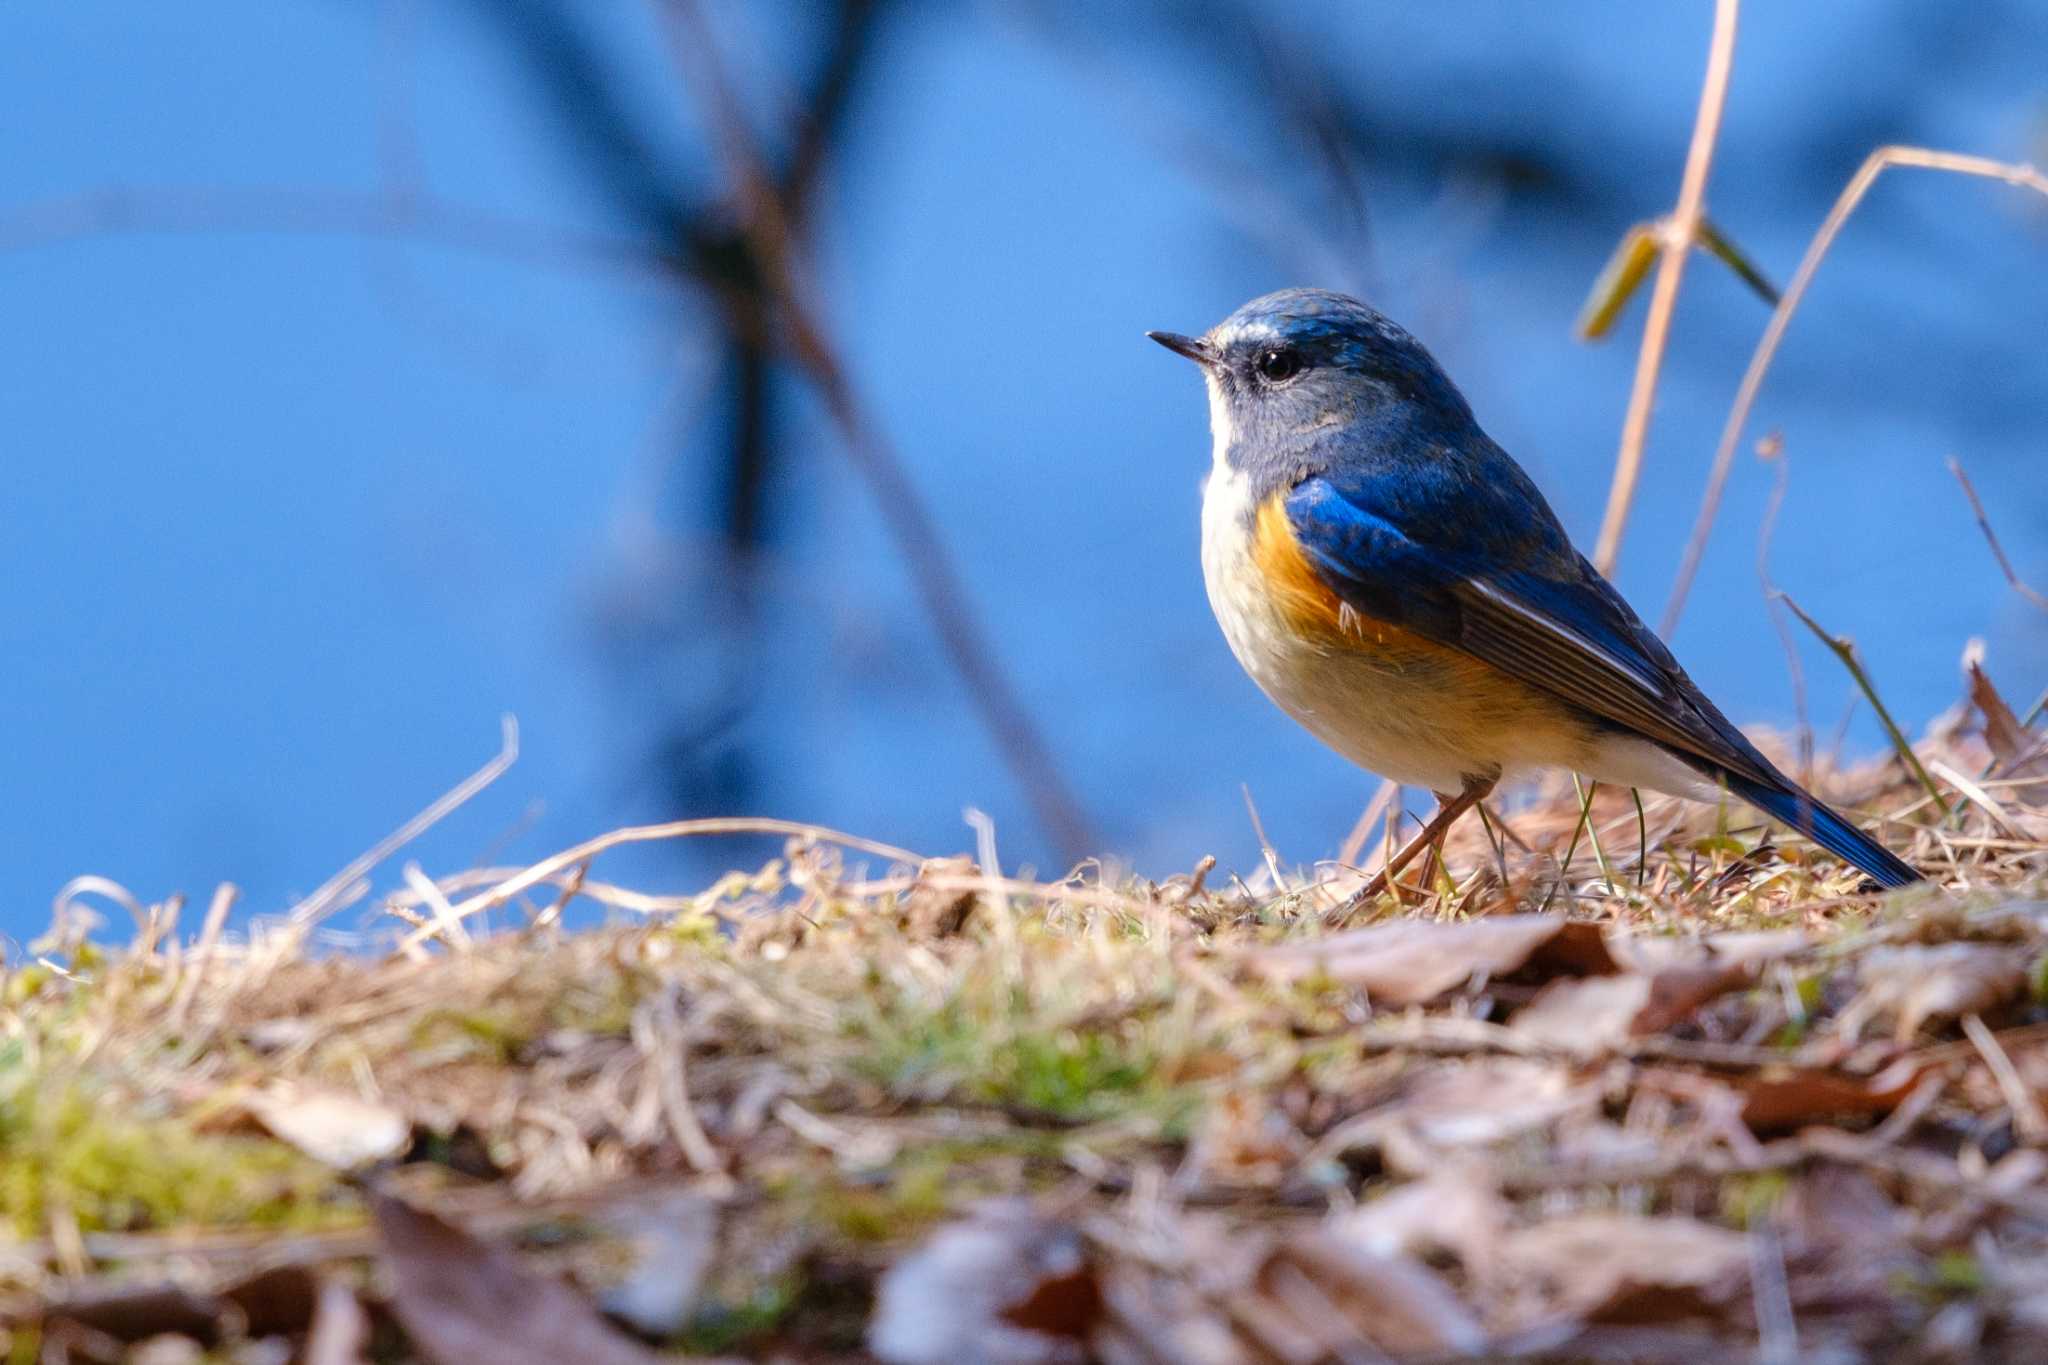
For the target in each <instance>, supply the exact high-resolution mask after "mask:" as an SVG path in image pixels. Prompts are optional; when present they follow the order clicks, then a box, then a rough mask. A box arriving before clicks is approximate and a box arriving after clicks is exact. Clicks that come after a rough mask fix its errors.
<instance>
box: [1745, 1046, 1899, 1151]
mask: <svg viewBox="0 0 2048 1365" xmlns="http://www.w3.org/2000/svg"><path fill="white" fill-rule="evenodd" d="M1924 1068H1925V1063H1923V1062H1921V1061H1919V1060H1917V1059H1915V1058H1911V1057H1907V1058H1902V1059H1901V1060H1899V1061H1898V1062H1895V1063H1893V1064H1892V1065H1891V1066H1888V1067H1886V1068H1885V1069H1884V1070H1882V1071H1880V1072H1878V1073H1877V1074H1876V1075H1875V1076H1858V1075H1854V1074H1850V1073H1846V1072H1841V1071H1831V1070H1828V1069H1826V1068H1824V1067H1794V1066H1784V1067H1767V1068H1765V1069H1763V1070H1762V1071H1758V1072H1754V1073H1751V1074H1748V1075H1742V1076H1732V1077H1730V1078H1728V1079H1729V1084H1731V1085H1733V1086H1735V1087H1736V1088H1737V1089H1739V1090H1740V1091H1741V1092H1742V1122H1743V1123H1744V1124H1745V1125H1746V1126H1747V1127H1748V1128H1749V1129H1750V1131H1752V1132H1755V1133H1773V1132H1785V1131H1787V1130H1790V1129H1793V1128H1803V1127H1805V1126H1806V1125H1807V1124H1810V1123H1821V1122H1824V1121H1827V1120H1838V1119H1845V1118H1873V1119H1874V1118H1883V1117H1884V1116H1885V1115H1887V1114H1889V1113H1891V1112H1892V1110H1894V1109H1896V1108H1898V1107H1899V1105H1900V1104H1902V1103H1904V1102H1905V1099H1906V1096H1908V1095H1910V1094H1912V1093H1913V1087H1914V1086H1916V1085H1918V1084H1919V1083H1920V1077H1921V1076H1922V1075H1923V1074H1924Z"/></svg>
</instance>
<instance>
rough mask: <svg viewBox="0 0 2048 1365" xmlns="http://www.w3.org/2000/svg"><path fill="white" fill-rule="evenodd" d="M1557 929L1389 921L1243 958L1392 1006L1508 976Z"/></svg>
mask: <svg viewBox="0 0 2048 1365" xmlns="http://www.w3.org/2000/svg"><path fill="white" fill-rule="evenodd" d="M1564 925H1565V919H1564V916H1562V915H1492V916H1488V917H1487V918H1485V919H1473V920H1450V921H1444V920H1395V921H1390V922H1388V923H1385V924H1373V925H1368V926H1367V927H1365V928H1363V929H1350V930H1346V931H1345V932H1343V933H1340V934H1331V935H1329V936H1328V937H1327V938H1320V939H1314V940H1311V941H1309V942H1304V943H1286V944H1280V945H1278V946H1275V947H1270V948H1260V949H1256V950H1254V951H1253V952H1252V953H1250V954H1249V960H1250V962H1251V964H1252V965H1253V966H1254V967H1257V968H1258V969H1259V970H1261V971H1264V972H1266V973H1267V974H1269V975H1271V976H1274V977H1277V978H1279V979H1281V980H1290V981H1291V980H1297V979H1299V978H1301V977H1304V976H1317V975H1320V976H1326V977H1328V978H1330V979H1331V980H1333V981H1338V982H1341V983H1343V984H1344V985H1347V986H1358V987H1362V988H1363V989H1364V991H1365V993H1366V996H1367V998H1368V999H1370V1000H1371V1001H1372V1002H1373V1003H1374V1004H1375V1005H1381V1006H1385V1007H1390V1008H1399V1007H1401V1006H1404V1005H1419V1004H1422V1003H1423V1002H1424V1001H1427V1000H1433V999H1435V998H1436V997H1437V996H1439V995H1442V994H1443V993H1444V992H1445V991H1448V990H1451V989H1453V988H1455V987H1457V986H1461V985H1463V984H1464V983H1465V982H1467V981H1470V980H1471V979H1472V978H1473V977H1475V976H1501V975H1504V974H1506V973H1508V972H1512V971H1514V970H1515V969H1516V968H1518V967H1520V966H1522V964H1524V963H1525V962H1527V961H1529V959H1530V956H1531V955H1532V954H1533V953H1535V952H1536V950H1537V949H1538V948H1540V947H1542V946H1543V945H1545V944H1547V943H1549V942H1550V941H1551V940H1553V939H1555V938H1557V937H1558V935H1559V933H1560V931H1561V930H1562V929H1563V928H1564Z"/></svg>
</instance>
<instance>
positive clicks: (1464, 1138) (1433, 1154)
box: [1318, 1057, 1600, 1175]
mask: <svg viewBox="0 0 2048 1365" xmlns="http://www.w3.org/2000/svg"><path fill="white" fill-rule="evenodd" d="M1599 1098H1600V1087H1599V1085H1598V1083H1597V1082H1595V1083H1581V1082H1579V1081H1577V1080H1575V1079H1574V1078H1573V1077H1572V1075H1571V1074H1570V1073H1569V1072H1568V1071H1567V1070H1566V1069H1565V1068H1564V1067H1562V1066H1557V1065H1554V1064H1551V1063H1547V1062H1537V1061H1529V1060H1525V1059H1522V1058H1515V1057H1503V1058H1489V1059H1487V1060H1484V1061H1476V1062H1466V1063H1462V1064H1459V1065H1454V1066H1449V1067H1444V1068H1441V1069H1435V1070H1431V1071H1429V1072H1427V1073H1425V1074H1424V1076H1423V1077H1422V1079H1421V1080H1420V1081H1418V1082H1417V1083H1416V1084H1415V1085H1414V1086H1413V1087H1412V1088H1411V1089H1409V1091H1408V1092H1407V1093H1406V1094H1404V1095H1402V1096H1401V1097H1400V1098H1398V1099H1395V1100H1393V1101H1391V1102H1389V1103H1388V1104H1385V1105H1382V1106H1381V1107H1380V1108H1378V1109H1375V1110H1371V1111H1368V1112H1367V1113H1365V1114H1361V1115H1360V1116H1359V1117H1357V1118H1355V1119H1353V1120H1351V1121H1350V1122H1349V1123H1347V1124H1345V1125H1344V1127H1343V1128H1341V1129H1339V1130H1337V1132H1335V1133H1333V1134H1331V1135H1330V1137H1326V1138H1325V1139H1324V1140H1323V1143H1322V1144H1321V1145H1320V1146H1319V1148H1318V1155H1323V1154H1331V1155H1334V1153H1330V1152H1328V1151H1327V1149H1328V1148H1330V1147H1331V1145H1332V1143H1333V1140H1340V1141H1341V1144H1342V1145H1344V1146H1347V1147H1351V1148H1357V1147H1364V1146H1373V1145H1377V1146H1378V1147H1379V1148H1380V1153H1381V1156H1382V1158H1383V1159H1384V1160H1385V1161H1386V1162H1387V1164H1388V1165H1389V1167H1391V1168H1394V1169H1397V1170H1402V1171H1408V1172H1412V1173H1415V1174H1418V1175H1419V1174H1425V1173H1427V1172H1429V1171H1431V1170H1434V1169H1436V1168H1437V1167H1438V1166H1439V1165H1440V1164H1441V1162H1442V1160H1443V1154H1444V1153H1445V1152H1446V1151H1448V1150H1451V1149H1455V1148H1467V1147H1484V1146H1489V1145H1491V1144H1493V1143H1496V1142H1500V1141H1502V1140H1504V1139H1507V1138H1511V1137H1515V1136H1518V1135H1520V1134H1522V1133H1527V1132H1531V1131H1533V1130H1535V1129H1538V1128H1545V1127H1548V1126H1549V1125H1551V1124H1554V1123H1556V1122H1557V1121H1558V1120H1559V1119H1561V1118H1563V1117H1564V1116H1566V1115H1567V1114H1574V1113H1584V1112H1588V1111H1590V1110H1591V1109H1592V1108H1593V1107H1594V1106H1595V1105H1597V1104H1598V1103H1599Z"/></svg>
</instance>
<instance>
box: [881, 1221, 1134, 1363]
mask: <svg viewBox="0 0 2048 1365" xmlns="http://www.w3.org/2000/svg"><path fill="white" fill-rule="evenodd" d="M1102 1312H1103V1300H1102V1291H1101V1287H1100V1285H1099V1284H1098V1283H1097V1278H1096V1272H1095V1268H1094V1266H1093V1264H1092V1263H1091V1262H1090V1260H1089V1257H1088V1252H1087V1248H1086V1246H1085V1245H1084V1244H1083V1242H1082V1240H1081V1237H1080V1234H1079V1233H1077V1232H1076V1231H1074V1230H1073V1229H1072V1228H1070V1227H1068V1226H1066V1225H1065V1224H1063V1223H1060V1222H1057V1221H1054V1220H1051V1219H1047V1218H1044V1217H1042V1216H1040V1215H1039V1214H1037V1213H1035V1212H1034V1211H1033V1210H1032V1209H1031V1208H1030V1206H1029V1205H1027V1204H1025V1203H1023V1202H1022V1201H1017V1200H1002V1201H996V1202H992V1203H989V1204H987V1205H984V1206H983V1207H982V1208H980V1209H978V1210H977V1211H976V1212H975V1213H974V1215H973V1216H972V1217H969V1218H965V1219H962V1220H960V1221H958V1222H955V1223H949V1224H947V1225H946V1226H945V1227H942V1228H940V1229H938V1230H937V1231H936V1232H934V1233H932V1234H931V1236H929V1237H927V1238H926V1239H925V1240H924V1242H923V1243H922V1244H921V1245H920V1246H918V1247H917V1248H916V1249H915V1250H914V1251H912V1252H911V1253H910V1254H908V1255H907V1256H904V1257H903V1258H901V1259H900V1260H898V1261H897V1262H896V1263H895V1264H894V1265H892V1266H890V1267H889V1269H888V1271H887V1272H886V1273H884V1274H883V1276H882V1279H881V1282H880V1284H879V1285H878V1286H877V1287H876V1292H875V1311H874V1316H873V1318H872V1319H871V1320H870V1321H869V1323H868V1349H870V1350H871V1351H873V1352H874V1353H875V1354H876V1355H877V1356H879V1357H880V1358H881V1359H883V1360H885V1361H888V1362H890V1365H965V1362H967V1361H986V1362H988V1365H1065V1363H1066V1362H1080V1361H1083V1360H1086V1359H1087V1358H1088V1351H1087V1349H1086V1346H1085V1341H1086V1338H1087V1336H1088V1334H1089V1332H1090V1331H1091V1330H1092V1329H1093V1327H1094V1325H1095V1324H1096V1322H1097V1321H1098V1320H1099V1319H1100V1318H1101V1316H1102Z"/></svg>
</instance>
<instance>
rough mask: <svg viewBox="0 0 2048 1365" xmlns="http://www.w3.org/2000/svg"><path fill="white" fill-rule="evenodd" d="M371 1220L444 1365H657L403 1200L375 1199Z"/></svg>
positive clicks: (584, 1304) (506, 1261) (418, 1335)
mask: <svg viewBox="0 0 2048 1365" xmlns="http://www.w3.org/2000/svg"><path fill="white" fill-rule="evenodd" d="M369 1200H370V1213H371V1216H372V1217H373V1218H374V1219H375V1221H376V1225H377V1239H378V1243H379V1246H380V1249H381V1250H382V1252H383V1257H384V1261H385V1263H386V1266H387V1267H388V1272H389V1275H388V1278H389V1279H390V1282H391V1309H392V1312H393V1313H394V1314H396V1315H397V1318H398V1322H399V1325H400V1326H401V1327H403V1328H404V1329H405V1333H406V1336H407V1337H409V1338H410V1339H411V1340H412V1343H413V1345H414V1346H415V1347H417V1348H418V1349H419V1352H420V1354H422V1355H423V1356H425V1357H427V1358H428V1359H429V1360H431V1361H434V1362H436V1365H473V1362H477V1361H491V1362H493V1363H494V1365H560V1362H564V1361H576V1362H579V1365H655V1362H658V1361H660V1360H662V1359H664V1357H661V1356H657V1355H655V1354H654V1353H653V1352H652V1351H649V1350H648V1349H647V1348H645V1347H643V1346H641V1345H640V1344H639V1343H638V1342H636V1341H634V1340H632V1339H631V1338H630V1337H627V1336H625V1335H624V1334H623V1333H621V1332H619V1331H618V1330H617V1329H616V1328H614V1327H612V1326H610V1325H609V1324H607V1323H606V1322H605V1320H604V1319H603V1318H601V1317H599V1316H598V1312H597V1310H596V1309H595V1308H593V1307H592V1306H591V1305H590V1303H589V1302H588V1301H587V1300H585V1299H584V1298H583V1296H582V1295H580V1294H578V1293H576V1292H575V1291H574V1290H572V1289H570V1288H569V1286H567V1285H565V1284H563V1283H562V1282H561V1281H560V1280H556V1279H553V1278H550V1277H549V1276H546V1275H540V1274H536V1273H534V1272H533V1271H531V1270H528V1269H527V1268H526V1267H525V1266H523V1265H521V1264H520V1263H519V1261H518V1260H517V1258H515V1257H514V1256H512V1255H511V1253H509V1252H506V1251H501V1250H499V1249H497V1248H495V1247H491V1246H487V1245H485V1244H484V1243H482V1242H480V1241H478V1240H477V1239H476V1238H474V1237H472V1236H470V1235H469V1234H468V1233H466V1232H464V1231H462V1230H461V1229H460V1228H457V1227H454V1226H453V1225H451V1224H449V1223H445V1222H443V1221H442V1220H441V1219H439V1218H436V1217H434V1216H433V1215H432V1214H430V1213H424V1212H422V1211H421V1210H419V1209H415V1208H413V1207H412V1206H411V1205H410V1204H407V1203H406V1202H404V1201H403V1200H401V1199H397V1198H394V1197H393V1196H391V1195H388V1194H383V1193H381V1192H378V1191H372V1192H371V1193H370V1196H369Z"/></svg>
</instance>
